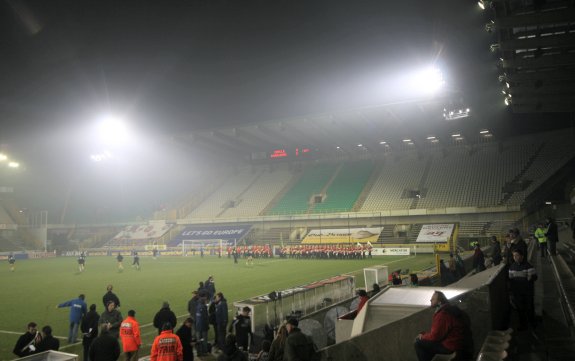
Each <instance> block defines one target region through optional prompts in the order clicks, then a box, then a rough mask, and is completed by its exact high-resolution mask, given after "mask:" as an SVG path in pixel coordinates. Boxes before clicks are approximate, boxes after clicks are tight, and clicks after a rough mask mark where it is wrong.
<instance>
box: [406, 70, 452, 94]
mask: <svg viewBox="0 0 575 361" xmlns="http://www.w3.org/2000/svg"><path fill="white" fill-rule="evenodd" d="M408 85H409V87H410V89H412V91H414V92H423V93H425V94H428V95H429V94H435V93H437V92H438V91H439V90H441V88H443V85H445V80H444V79H443V73H442V72H441V70H439V69H438V68H436V67H434V66H429V67H426V68H424V69H421V70H418V71H416V72H414V73H413V74H411V76H410V77H409V79H408Z"/></svg>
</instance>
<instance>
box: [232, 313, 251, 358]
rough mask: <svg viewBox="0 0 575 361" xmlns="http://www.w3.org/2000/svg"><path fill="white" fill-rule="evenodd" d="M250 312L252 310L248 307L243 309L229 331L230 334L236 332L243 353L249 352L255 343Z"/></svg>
mask: <svg viewBox="0 0 575 361" xmlns="http://www.w3.org/2000/svg"><path fill="white" fill-rule="evenodd" d="M250 312H251V310H250V308H249V307H248V306H245V307H244V308H242V312H241V313H240V314H239V315H237V316H236V318H235V319H234V322H232V324H231V325H230V328H229V330H228V331H229V332H232V331H233V332H234V334H235V335H236V337H235V339H236V342H237V344H238V347H239V348H240V350H242V351H249V346H250V345H251V344H252V342H253V335H252V319H251V318H250Z"/></svg>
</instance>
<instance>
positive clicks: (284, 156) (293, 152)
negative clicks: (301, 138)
mask: <svg viewBox="0 0 575 361" xmlns="http://www.w3.org/2000/svg"><path fill="white" fill-rule="evenodd" d="M311 154H312V150H311V148H305V147H303V148H277V149H273V150H272V151H270V152H255V153H252V154H251V159H252V160H255V161H265V160H272V161H278V160H296V159H299V158H308V157H310V155H311Z"/></svg>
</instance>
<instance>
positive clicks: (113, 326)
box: [100, 301, 123, 338]
mask: <svg viewBox="0 0 575 361" xmlns="http://www.w3.org/2000/svg"><path fill="white" fill-rule="evenodd" d="M122 319H123V317H122V314H121V313H120V311H118V310H117V309H116V304H115V303H114V301H108V305H107V307H106V311H104V312H102V315H100V325H105V326H106V329H107V330H108V331H109V333H110V335H111V336H113V337H115V338H118V337H120V325H121V324H122Z"/></svg>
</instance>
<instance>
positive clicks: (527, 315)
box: [509, 250, 537, 330]
mask: <svg viewBox="0 0 575 361" xmlns="http://www.w3.org/2000/svg"><path fill="white" fill-rule="evenodd" d="M513 259H514V261H515V262H514V263H513V264H512V265H511V266H510V267H509V288H510V291H511V302H512V306H514V308H515V309H516V310H517V313H518V315H519V328H518V329H519V330H526V329H527V327H528V326H529V323H531V324H533V322H534V321H535V307H534V296H535V287H534V282H535V281H536V280H537V272H536V271H535V268H534V267H533V266H532V265H531V264H530V263H529V262H527V261H526V260H525V255H524V254H523V252H522V251H521V250H515V251H513Z"/></svg>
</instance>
